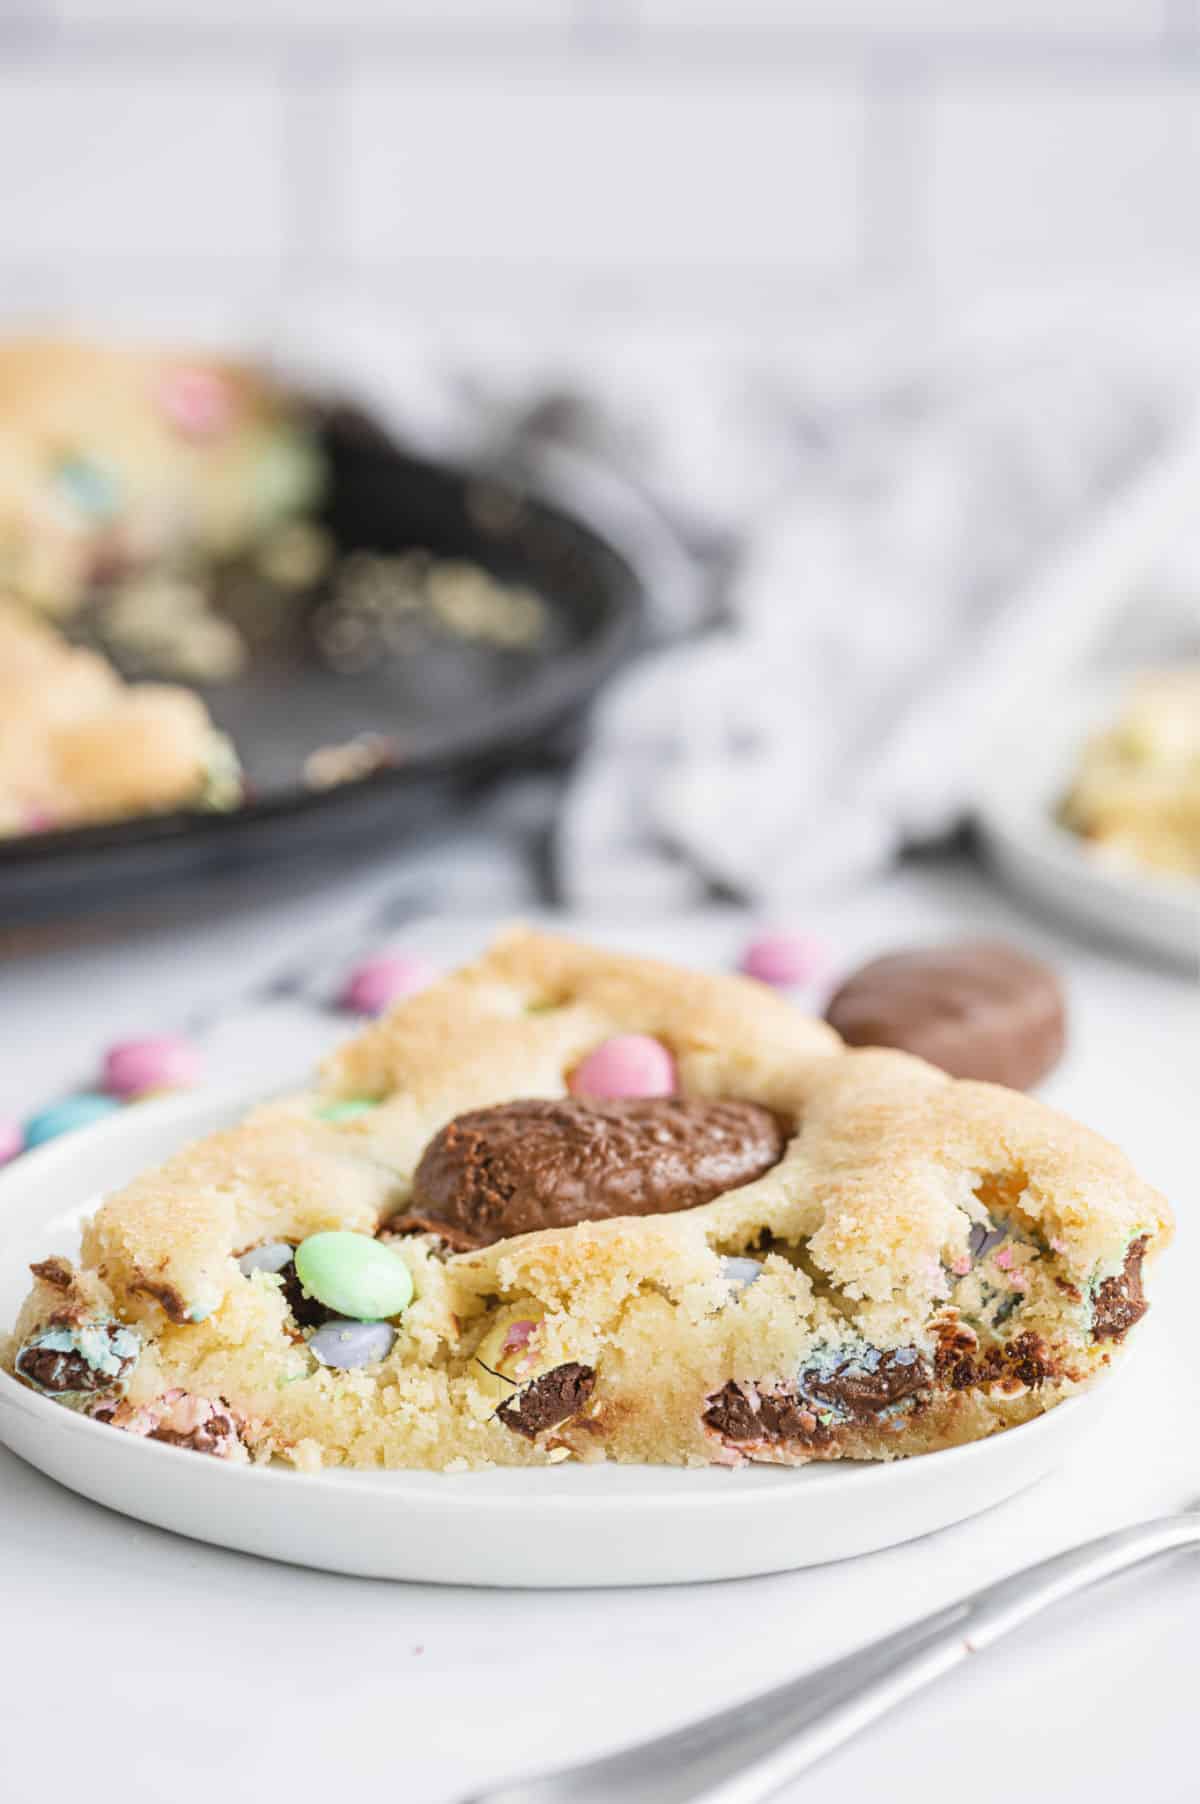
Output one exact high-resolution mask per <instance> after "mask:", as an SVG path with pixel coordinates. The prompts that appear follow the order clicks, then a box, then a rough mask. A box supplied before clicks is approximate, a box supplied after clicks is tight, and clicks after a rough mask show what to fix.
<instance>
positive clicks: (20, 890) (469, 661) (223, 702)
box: [0, 411, 645, 923]
mask: <svg viewBox="0 0 1200 1804" xmlns="http://www.w3.org/2000/svg"><path fill="white" fill-rule="evenodd" d="M323 436H324V442H325V445H326V450H327V454H328V457H329V462H330V470H331V479H330V488H329V493H328V496H327V499H326V503H325V506H324V509H323V516H322V517H323V518H324V520H325V521H326V523H327V524H328V525H329V527H330V528H331V530H332V533H333V535H334V538H335V540H336V542H337V544H338V547H339V549H340V550H343V551H344V550H348V549H354V548H362V549H365V550H371V551H379V552H384V553H390V552H396V551H402V550H407V549H412V548H416V549H421V550H426V551H429V552H431V553H432V554H433V555H434V556H435V557H439V558H453V559H456V560H457V559H462V560H465V561H467V562H469V563H473V564H477V565H479V566H481V567H482V568H483V569H484V570H486V571H488V572H489V573H490V574H492V575H493V576H495V577H497V578H498V579H500V580H501V581H503V582H508V583H514V584H520V585H522V586H525V587H528V588H530V589H532V590H534V591H535V592H536V594H537V595H538V597H539V598H540V600H541V602H542V604H543V606H544V608H545V613H546V620H545V629H544V632H543V634H542V635H541V637H540V639H539V642H538V644H537V645H536V646H533V647H527V648H521V649H512V650H510V649H504V648H501V647H499V646H497V645H494V644H491V645H489V644H481V643H473V642H471V641H469V640H464V639H462V638H452V637H447V638H446V639H444V640H442V641H439V640H438V639H437V638H436V637H434V638H430V639H429V640H427V641H426V642H425V643H423V644H421V645H420V646H419V647H418V648H417V650H416V651H414V653H413V654H412V655H405V656H400V657H394V658H390V659H388V660H386V661H385V662H382V663H380V664H376V665H373V666H371V667H370V668H368V669H366V670H362V671H359V672H357V673H355V674H347V673H345V672H340V671H336V670H332V669H330V668H329V666H328V663H327V662H326V661H325V660H324V659H323V658H322V657H321V656H320V655H319V652H318V648H317V646H316V644H315V642H314V639H313V637H312V635H311V634H310V632H309V630H308V628H309V623H310V615H309V613H308V612H305V611H304V610H305V604H304V603H299V604H297V606H298V608H299V610H300V612H299V615H298V618H297V620H296V622H295V623H294V626H293V625H292V624H291V623H289V630H288V631H286V632H284V633H281V634H280V635H279V636H278V637H277V638H275V639H273V640H268V641H266V642H265V643H263V644H261V645H258V646H254V647H252V648H251V659H250V663H249V666H248V668H247V670H246V672H245V674H244V675H242V676H239V677H237V678H236V679H234V680H233V681H232V682H229V683H224V684H220V685H215V686H212V687H206V686H205V685H203V684H195V685H192V686H193V687H195V688H196V689H197V690H198V692H199V693H200V694H201V695H203V696H204V698H205V701H206V702H207V703H208V706H209V707H210V709H211V711H212V713H213V716H214V718H215V719H216V721H217V724H218V726H220V727H221V728H222V729H223V730H225V731H227V732H228V733H229V734H230V735H231V736H232V738H233V740H234V743H235V745H236V746H237V749H238V751H239V754H240V755H241V759H242V763H243V766H244V769H245V773H246V777H247V779H248V781H249V783H250V785H251V788H252V791H253V794H252V798H251V799H250V800H249V801H247V802H246V803H245V804H244V805H243V806H241V807H239V808H237V809H235V810H233V811H232V812H230V813H224V814H222V813H212V814H203V813H197V812H191V811H179V812H175V813H170V814H160V815H143V816H139V817H137V818H135V819H131V820H124V821H119V822H115V823H109V824H102V825H95V826H87V827H78V828H70V829H67V830H65V831H62V832H51V833H44V834H38V835H34V836H25V837H22V838H17V839H11V840H4V841H0V918H3V920H4V921H5V922H6V923H7V922H8V921H11V920H15V919H18V918H21V917H29V916H33V915H37V916H40V915H42V914H44V913H45V912H47V911H50V912H62V913H69V912H75V911H77V910H79V909H82V908H88V907H90V906H92V905H93V903H94V902H95V901H96V900H97V899H99V898H104V899H106V900H107V899H108V898H109V897H115V898H117V899H118V900H119V899H120V898H121V897H122V896H124V895H126V894H128V895H137V896H139V897H144V896H145V894H146V893H147V891H151V890H154V889H157V888H158V887H159V886H160V885H162V884H164V883H167V882H169V881H171V880H172V879H174V880H179V879H183V880H188V879H190V878H191V877H192V876H193V875H199V874H201V873H202V872H204V871H207V870H213V869H219V870H229V869H237V868H239V867H247V868H248V867H250V866H252V865H253V866H257V865H263V864H268V863H276V862H278V861H280V860H282V859H288V858H292V857H297V856H301V855H308V856H312V855H314V854H317V855H323V854H325V853H327V852H329V851H331V850H332V849H334V848H336V847H337V846H338V845H339V843H343V842H347V841H350V840H355V841H359V842H365V841H367V840H373V841H374V842H375V843H387V842H388V841H389V840H393V839H394V840H399V839H401V838H402V837H404V836H405V835H406V834H411V833H412V832H413V831H415V830H417V829H420V828H422V827H426V826H428V825H431V824H434V823H437V822H440V821H444V820H445V819H446V818H447V817H448V816H449V815H450V814H451V813H452V812H453V810H454V809H455V807H456V806H457V805H460V804H461V800H462V798H463V796H464V794H468V795H469V794H470V792H471V790H472V788H473V787H476V786H478V784H479V783H480V782H481V781H483V780H485V779H489V778H492V777H494V776H495V775H496V774H497V773H499V772H500V771H502V770H504V769H506V768H509V767H511V766H513V765H516V764H519V763H520V762H521V761H522V760H525V759H528V758H529V757H530V756H535V757H536V756H539V755H541V754H542V753H544V752H545V751H546V750H547V748H550V747H553V746H555V745H556V744H557V743H558V742H559V740H560V738H561V737H562V735H563V730H564V729H570V728H571V727H572V726H575V725H577V724H578V722H579V720H580V719H581V716H582V713H583V711H584V709H585V708H586V705H587V703H588V701H589V700H590V698H591V697H592V695H593V694H594V692H595V691H596V689H597V688H598V687H599V685H600V684H601V683H602V682H603V681H604V679H605V678H606V677H607V676H608V675H610V674H611V672H612V671H613V670H614V669H615V668H616V666H617V665H618V664H619V663H620V661H621V660H622V659H623V658H624V657H625V656H626V655H627V654H628V652H629V651H630V650H631V649H632V647H633V644H634V642H635V639H636V634H637V629H638V626H639V623H640V621H641V619H642V615H643V611H644V605H645V594H644V590H643V586H642V582H641V579H640V577H639V576H638V575H637V573H636V572H635V571H634V570H633V569H632V568H631V566H630V565H629V564H628V563H627V562H626V560H625V559H624V558H623V557H622V556H621V555H620V554H619V553H618V552H617V551H616V550H615V549H614V548H613V547H612V546H611V545H610V544H609V543H607V542H606V540H605V539H604V538H603V537H601V536H600V535H599V534H598V533H596V532H594V531H593V530H592V529H591V528H590V527H588V526H586V525H584V524H583V523H582V522H581V521H580V520H579V519H577V518H574V517H572V516H571V515H570V514H569V513H567V512H565V511H562V510H560V509H559V508H558V507H556V506H551V505H548V504H547V503H546V502H544V501H542V500H540V499H538V498H537V497H536V496H534V495H532V494H530V493H528V492H526V491H525V490H523V489H521V488H519V487H517V486H515V485H514V484H512V483H510V482H508V481H507V480H506V479H504V478H502V477H500V476H493V475H488V474H486V473H483V472H476V473H472V472H470V471H464V470H456V469H452V468H449V467H446V466H442V465H439V464H436V463H432V462H429V461H427V460H425V459H422V458H418V457H413V456H410V455H408V454H407V453H405V452H402V451H400V450H399V449H397V448H396V447H395V446H393V445H392V444H390V443H389V442H388V441H387V440H386V439H385V438H384V437H383V436H382V435H381V434H380V433H379V432H378V431H377V430H376V429H374V428H373V427H372V426H371V425H370V423H369V422H366V421H364V420H363V419H361V418H359V417H358V416H356V415H354V414H352V413H351V412H349V411H346V412H344V413H330V414H329V415H328V416H327V421H326V424H325V427H324V429H323ZM363 734H377V735H380V736H381V737H382V738H384V739H386V740H388V741H389V742H390V743H391V745H392V747H393V748H394V752H393V762H391V763H389V764H387V765H384V766H383V767H382V768H380V769H379V770H377V771H374V772H373V773H372V774H371V775H369V776H367V777H364V778H361V779H359V780H357V781H354V782H348V783H342V784H339V785H338V786H336V787H334V788H329V789H324V790H314V789H310V788H305V787H304V784H303V779H302V772H303V767H304V762H305V759H306V758H307V757H308V756H309V755H310V754H311V753H313V752H314V751H317V750H318V749H319V748H321V747H324V746H330V745H341V744H345V743H346V742H348V741H350V740H352V739H354V738H356V737H358V736H360V735H363Z"/></svg>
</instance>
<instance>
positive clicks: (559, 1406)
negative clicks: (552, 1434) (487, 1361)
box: [496, 1360, 596, 1441]
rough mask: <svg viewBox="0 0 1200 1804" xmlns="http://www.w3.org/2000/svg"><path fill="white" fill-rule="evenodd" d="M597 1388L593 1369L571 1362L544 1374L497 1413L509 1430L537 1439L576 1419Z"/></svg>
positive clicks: (531, 1439)
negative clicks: (544, 1431) (545, 1430)
mask: <svg viewBox="0 0 1200 1804" xmlns="http://www.w3.org/2000/svg"><path fill="white" fill-rule="evenodd" d="M595 1388H596V1374H595V1372H594V1371H593V1370H592V1368H591V1366H584V1365H580V1364H579V1363H578V1362H577V1361H575V1360H572V1361H571V1362H570V1363H569V1364H568V1365H562V1366H555V1367H554V1370H553V1371H551V1372H543V1374H542V1376H541V1377H540V1378H535V1379H534V1380H533V1382H532V1383H531V1384H527V1385H526V1386H525V1387H524V1389H523V1390H520V1391H518V1392H517V1395H516V1396H515V1397H510V1398H509V1400H508V1402H507V1403H502V1404H501V1405H500V1408H499V1409H498V1410H497V1411H496V1414H497V1415H498V1416H499V1418H500V1420H501V1421H502V1422H503V1423H504V1426H505V1427H506V1428H511V1429H512V1430H513V1432H514V1434H523V1435H524V1436H525V1438H526V1440H528V1441H533V1440H536V1439H537V1437H538V1435H539V1434H541V1433H542V1431H543V1430H544V1429H546V1428H558V1427H560V1426H561V1425H562V1423H564V1422H567V1421H569V1420H570V1418H571V1417H572V1416H577V1415H578V1414H579V1412H580V1410H581V1409H582V1408H583V1406H584V1404H585V1403H586V1402H587V1401H588V1399H589V1398H590V1396H591V1394H592V1392H593V1390H594V1389H595Z"/></svg>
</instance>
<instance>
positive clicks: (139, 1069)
mask: <svg viewBox="0 0 1200 1804" xmlns="http://www.w3.org/2000/svg"><path fill="white" fill-rule="evenodd" d="M201 1074H202V1067H201V1061H200V1054H199V1053H198V1052H197V1050H196V1048H195V1047H194V1046H193V1045H192V1043H191V1041H190V1040H185V1039H182V1038H181V1037H180V1035H178V1034H154V1035H151V1036H149V1037H148V1038H146V1039H144V1040H122V1041H121V1042H120V1043H119V1044H118V1045H116V1046H110V1047H109V1049H108V1051H107V1052H106V1053H105V1055H104V1088H105V1089H106V1090H107V1091H108V1092H109V1094H110V1095H112V1096H122V1097H134V1096H142V1095H144V1094H145V1093H146V1091H147V1090H183V1089H187V1088H188V1087H189V1086H190V1085H192V1084H196V1083H199V1081H200V1077H201Z"/></svg>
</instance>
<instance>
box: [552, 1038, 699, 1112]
mask: <svg viewBox="0 0 1200 1804" xmlns="http://www.w3.org/2000/svg"><path fill="white" fill-rule="evenodd" d="M677 1082H678V1079H677V1076H676V1071H675V1060H674V1059H673V1058H672V1056H671V1054H670V1053H669V1052H668V1051H667V1048H666V1047H665V1046H664V1045H663V1043H662V1041H661V1040H655V1039H652V1038H651V1037H650V1035H649V1034H616V1035H615V1036H614V1037H613V1038H612V1039H611V1040H605V1041H604V1042H603V1043H602V1044H601V1045H599V1046H597V1047H596V1048H595V1050H594V1051H593V1052H589V1053H588V1055H587V1057H586V1059H584V1060H583V1061H582V1063H581V1064H578V1065H576V1067H575V1069H574V1071H572V1072H571V1074H570V1076H569V1077H568V1079H567V1088H568V1089H569V1090H570V1092H571V1094H572V1096H591V1097H607V1098H609V1099H611V1100H615V1099H617V1098H620V1097H632V1096H673V1095H674V1093H675V1089H676V1086H677Z"/></svg>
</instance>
